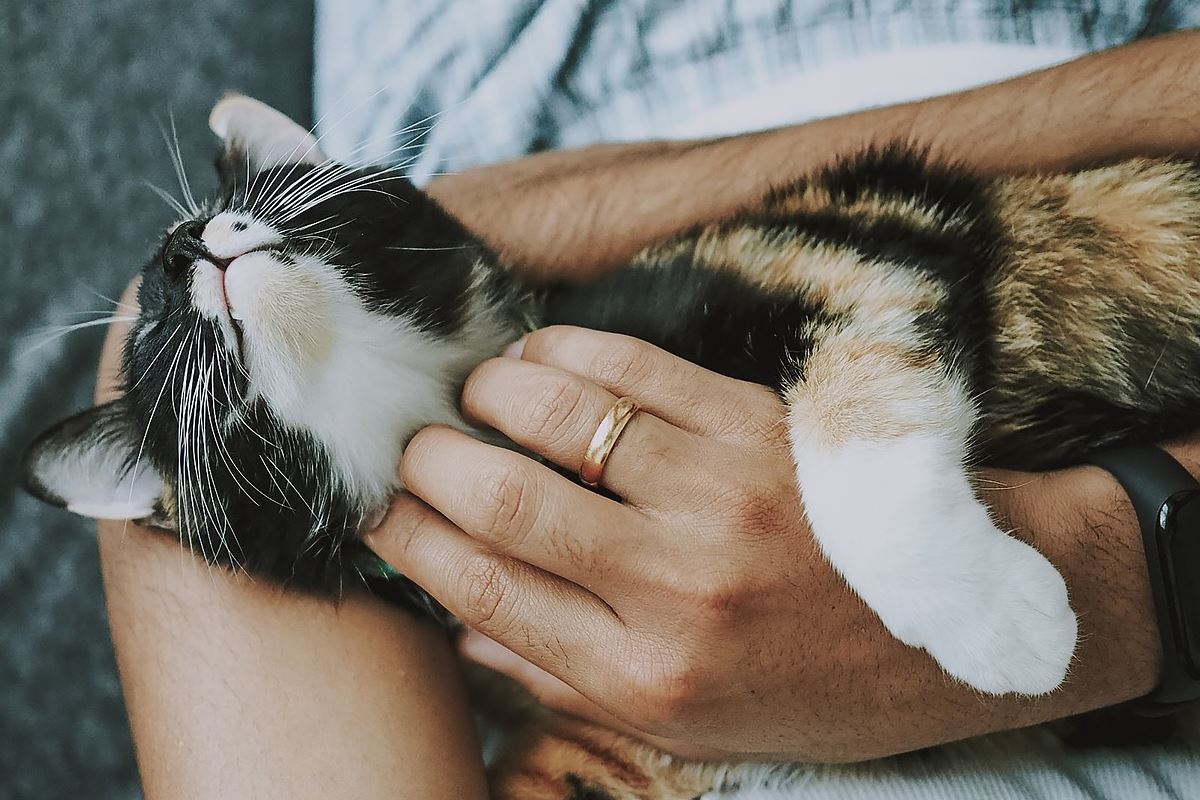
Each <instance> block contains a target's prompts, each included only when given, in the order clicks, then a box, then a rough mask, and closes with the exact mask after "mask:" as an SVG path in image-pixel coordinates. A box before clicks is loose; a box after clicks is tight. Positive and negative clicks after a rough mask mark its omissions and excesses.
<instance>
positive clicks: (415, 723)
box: [100, 522, 484, 800]
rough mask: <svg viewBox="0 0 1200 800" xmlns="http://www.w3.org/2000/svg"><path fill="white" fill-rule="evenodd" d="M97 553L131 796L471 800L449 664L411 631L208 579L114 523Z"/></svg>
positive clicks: (346, 609)
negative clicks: (127, 739)
mask: <svg viewBox="0 0 1200 800" xmlns="http://www.w3.org/2000/svg"><path fill="white" fill-rule="evenodd" d="M100 547H101V555H102V563H103V568H104V580H105V586H106V589H107V593H108V610H109V617H110V621H111V625H112V632H113V641H114V645H115V647H116V652H117V660H118V665H119V669H120V675H121V684H122V688H123V690H124V694H125V702H126V707H127V709H128V714H129V721H130V726H131V729H132V732H133V739H134V744H135V747H136V751H137V757H138V758H137V760H138V767H139V771H140V773H141V777H142V783H143V792H144V794H145V796H146V797H147V798H150V799H151V800H178V799H180V798H217V797H254V798H280V800H283V799H284V798H287V800H293V799H294V798H326V797H355V798H388V799H389V800H392V799H393V798H413V800H416V798H421V800H425V798H436V797H444V798H447V800H450V798H453V799H454V800H458V798H464V797H479V798H482V797H484V789H483V785H482V763H481V762H480V761H479V756H478V750H477V746H476V743H475V741H474V736H473V733H472V724H471V718H470V715H469V713H468V712H467V710H466V705H465V699H464V698H463V697H462V693H461V691H459V689H458V682H457V681H456V680H455V679H454V675H455V672H456V671H455V665H454V663H453V661H452V655H451V654H450V652H449V650H448V648H447V646H446V644H445V642H444V640H443V638H442V637H441V636H440V635H439V634H438V633H437V632H436V631H434V630H433V629H432V628H431V627H429V626H427V625H426V624H425V623H422V622H420V621H418V620H417V619H416V618H414V617H411V616H408V615H405V614H400V613H396V612H386V611H384V610H382V609H380V608H379V607H378V604H377V603H374V602H371V601H369V600H367V599H366V598H362V597H351V598H348V599H347V600H346V601H344V602H343V603H342V604H341V605H340V606H339V607H336V608H335V607H334V606H333V605H332V604H330V603H328V602H327V601H324V600H320V599H317V598H312V597H301V596H297V595H295V594H289V593H284V592H282V591H281V590H279V589H278V588H277V587H274V586H270V585H268V584H264V583H261V582H259V583H254V584H251V583H249V582H248V581H246V580H245V579H235V578H234V577H233V576H232V575H229V574H227V573H225V572H224V571H221V570H217V569H214V570H212V571H210V570H209V569H207V568H206V567H204V566H203V565H202V564H200V563H199V562H197V561H196V560H194V559H193V558H192V557H191V556H189V555H188V554H186V553H184V552H183V551H182V550H181V549H180V547H179V545H178V544H176V543H175V542H173V541H171V540H170V539H168V538H167V537H165V536H163V535H162V534H156V533H154V532H152V531H149V530H146V529H142V528H137V527H129V528H125V526H124V524H123V523H119V522H118V523H103V524H101V526H100Z"/></svg>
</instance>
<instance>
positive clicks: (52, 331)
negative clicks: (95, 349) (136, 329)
mask: <svg viewBox="0 0 1200 800" xmlns="http://www.w3.org/2000/svg"><path fill="white" fill-rule="evenodd" d="M85 313H87V312H85ZM135 319H137V317H131V316H124V315H116V316H108V317H103V318H101V319H89V320H85V321H84V322H76V323H73V324H71V325H62V326H59V327H51V328H47V329H43V330H41V331H35V332H34V333H33V334H31V337H32V336H44V337H45V338H43V339H41V340H40V341H38V342H36V343H34V344H33V345H31V346H30V347H28V348H27V349H25V350H23V351H22V352H21V356H22V357H25V356H28V355H30V354H31V353H35V352H37V351H38V350H41V349H42V348H43V347H45V346H46V345H48V344H51V343H53V342H56V341H58V340H59V339H61V338H62V337H64V336H66V335H68V334H71V333H75V332H76V331H80V330H83V329H85V328H95V327H99V326H100V325H111V324H113V323H114V322H133V321H134V320H135Z"/></svg>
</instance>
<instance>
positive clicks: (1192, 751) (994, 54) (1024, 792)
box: [316, 0, 1200, 800]
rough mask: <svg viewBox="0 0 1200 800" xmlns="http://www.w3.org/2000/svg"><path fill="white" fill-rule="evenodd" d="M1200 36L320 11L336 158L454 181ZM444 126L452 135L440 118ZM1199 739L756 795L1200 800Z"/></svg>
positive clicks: (691, 0) (1189, 6)
mask: <svg viewBox="0 0 1200 800" xmlns="http://www.w3.org/2000/svg"><path fill="white" fill-rule="evenodd" d="M1197 26H1200V0H1146V1H1145V2H1140V1H1139V2H1133V1H1132V0H1130V1H1128V2H1125V1H1122V0H940V1H938V0H840V1H835V0H609V1H607V2H606V1H605V0H404V1H403V2H385V1H384V0H318V2H317V75H316V107H317V113H318V115H319V116H320V117H321V123H320V126H319V127H320V129H321V133H322V134H323V135H324V143H325V146H326V149H327V150H328V152H329V153H330V154H331V155H333V156H335V157H339V158H343V159H349V158H353V159H355V160H359V161H364V162H370V161H388V162H397V161H404V162H407V163H409V164H410V166H409V170H410V171H411V174H412V175H413V177H414V179H415V180H417V181H421V180H424V179H427V178H428V177H429V176H431V175H433V174H436V173H438V172H441V171H447V170H451V171H457V170H462V169H466V168H469V167H471V166H474V165H478V164H483V163H488V162H492V161H498V160H502V159H507V158H513V157H517V156H520V155H522V154H525V153H529V152H533V151H536V150H542V149H551V148H561V147H573V146H581V145H585V144H590V143H593V142H597V141H605V140H607V141H612V140H634V139H642V138H653V137H671V136H704V135H718V134H723V133H730V132H735V131H738V130H747V129H753V128H756V127H761V126H763V125H770V124H785V123H789V122H799V121H803V120H805V119H810V118H813V117H819V116H825V115H828V114H831V113H840V112H844V111H851V110H854V109H855V108H860V107H864V106H868V105H872V104H881V103H888V102H898V101H900V100H906V99H912V98H915V97H920V96H928V95H931V94H937V93H942V92H947V91H952V90H954V89H958V88H964V87H966V86H969V85H975V84H979V83H983V82H986V81H989V80H996V79H1000V78H1003V77H1007V76H1009V75H1013V74H1018V73H1020V72H1024V71H1028V70H1030V69H1035V68H1038V67H1041V66H1045V65H1048V64H1051V63H1054V62H1056V61H1061V60H1064V59H1067V58H1070V57H1073V56H1075V55H1078V54H1081V53H1084V52H1088V51H1091V50H1096V49H1101V48H1104V47H1109V46H1113V45H1116V44H1121V43H1124V42H1128V41H1131V40H1133V39H1136V38H1139V37H1142V36H1146V35H1151V34H1154V33H1160V32H1164V31H1168V30H1174V29H1179V28H1185V27H1197ZM430 120H434V121H436V124H435V125H434V126H433V127H432V128H430V127H429V124H428V123H429V121H430ZM1186 731H1187V733H1186V735H1185V736H1183V737H1182V740H1181V742H1180V743H1177V744H1173V745H1171V746H1166V747H1146V748H1131V749H1125V750H1072V749H1070V748H1066V747H1064V746H1063V745H1062V744H1061V743H1060V742H1059V741H1058V740H1057V739H1056V738H1055V737H1054V736H1053V735H1051V734H1050V733H1049V732H1048V731H1046V730H1044V729H1032V730H1029V731H1020V732H1014V733H1007V734H1002V735H996V736H989V737H982V738H979V739H975V740H972V741H970V742H964V743H960V744H956V745H951V746H947V747H942V748H936V749H934V750H931V751H928V752H926V753H921V754H915V755H912V756H906V757H902V758H898V759H887V760H884V761H881V762H878V763H876V764H871V765H864V766H859V767H851V768H814V769H801V771H800V774H799V780H798V783H796V784H795V785H793V786H792V787H791V788H788V789H786V790H784V789H779V790H776V789H771V788H769V784H770V782H771V781H770V771H769V770H768V771H766V772H765V773H764V785H763V786H759V787H758V788H755V789H752V790H747V791H745V792H740V793H737V794H736V795H733V796H734V797H737V798H741V800H783V799H784V798H789V799H790V798H812V799H813V800H824V799H825V798H828V799H829V800H835V799H836V800H901V799H903V800H931V799H934V798H936V799H937V800H999V799H1001V798H1033V799H1034V800H1090V799H1093V798H1095V799H1099V800H1158V799H1159V798H1163V799H1164V800H1165V799H1168V798H1173V799H1174V800H1190V799H1191V798H1200V714H1192V715H1191V716H1190V717H1189V718H1188V720H1187V725H1186Z"/></svg>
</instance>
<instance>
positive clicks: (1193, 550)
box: [1090, 447, 1200, 716]
mask: <svg viewBox="0 0 1200 800" xmlns="http://www.w3.org/2000/svg"><path fill="white" fill-rule="evenodd" d="M1090 461H1091V463H1093V464H1095V465H1096V466H1099V467H1102V468H1104V469H1105V470H1107V471H1108V472H1110V473H1112V475H1113V477H1114V478H1116V479H1117V482H1118V483H1120V484H1121V486H1122V487H1123V488H1124V489H1125V492H1126V494H1128V495H1129V499H1130V501H1131V502H1132V503H1133V509H1134V512H1135V513H1136V514H1137V519H1138V524H1139V526H1140V527H1141V529H1142V544H1143V547H1144V548H1145V553H1146V569H1147V572H1148V573H1149V577H1150V589H1151V591H1152V592H1153V595H1154V610H1155V614H1156V616H1157V618H1158V633H1159V638H1160V639H1161V641H1162V648H1163V668H1162V677H1161V679H1160V680H1159V683H1158V686H1157V687H1156V688H1155V689H1154V691H1152V692H1150V694H1148V695H1146V696H1145V697H1142V698H1139V699H1138V700H1135V701H1133V703H1132V706H1133V708H1134V710H1136V711H1137V712H1138V713H1140V714H1144V715H1146V716H1162V715H1165V714H1170V713H1171V712H1173V711H1175V710H1176V709H1178V708H1179V707H1180V706H1182V705H1184V704H1187V703H1190V702H1191V701H1193V700H1196V699H1200V668H1198V667H1200V659H1198V658H1197V656H1198V654H1200V641H1197V639H1198V637H1200V605H1198V602H1197V601H1200V591H1198V589H1200V587H1198V586H1197V584H1200V559H1198V557H1200V483H1198V482H1197V481H1196V479H1195V478H1193V477H1192V476H1191V474H1190V473H1188V471H1187V470H1186V469H1184V468H1183V466H1181V465H1180V463H1179V462H1178V461H1176V460H1175V459H1174V458H1172V457H1171V456H1170V455H1169V454H1168V453H1166V452H1165V451H1164V450H1161V449H1159V448H1157V447H1129V448H1123V449H1120V450H1111V451H1108V452H1105V453H1101V454H1099V455H1097V456H1093V457H1092V458H1091V459H1090Z"/></svg>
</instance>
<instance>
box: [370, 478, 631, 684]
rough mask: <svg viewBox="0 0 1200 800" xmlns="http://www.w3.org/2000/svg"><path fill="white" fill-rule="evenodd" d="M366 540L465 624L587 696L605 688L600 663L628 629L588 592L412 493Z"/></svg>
mask: <svg viewBox="0 0 1200 800" xmlns="http://www.w3.org/2000/svg"><path fill="white" fill-rule="evenodd" d="M364 541H365V542H366V544H367V546H368V547H370V548H371V549H372V550H373V551H374V552H375V553H376V554H377V555H378V556H379V557H380V558H382V559H383V560H384V561H386V562H388V563H389V564H390V565H391V566H393V567H394V568H396V569H397V570H398V571H400V572H401V573H403V574H404V575H405V576H407V577H408V578H409V579H411V580H412V581H414V582H415V583H417V584H418V585H419V586H421V587H422V588H423V589H425V590H426V591H427V592H429V593H430V594H431V595H432V596H433V597H434V598H436V599H437V601H438V602H439V603H441V604H442V605H443V606H445V607H446V609H447V610H448V611H450V613H452V614H453V615H454V616H455V617H457V618H458V619H459V620H460V621H462V622H463V623H464V624H465V625H467V626H469V627H471V628H474V629H476V630H478V631H480V632H481V633H483V634H485V635H487V636H489V637H491V638H492V639H495V640H496V641H499V642H503V643H504V644H505V645H506V646H507V647H509V648H511V649H512V650H513V652H515V653H518V654H519V655H521V656H522V657H524V658H526V659H528V660H529V661H531V662H532V663H535V664H537V665H539V666H540V667H542V668H543V669H546V670H548V671H549V672H551V673H553V674H555V675H558V676H559V677H561V678H563V679H564V680H566V681H568V682H569V683H570V684H571V685H572V686H574V687H576V688H578V689H580V690H581V691H585V692H589V693H597V692H600V691H601V690H602V689H605V688H607V687H606V686H605V685H603V684H602V683H601V682H600V678H602V677H603V676H604V675H606V674H607V673H608V670H607V668H606V667H605V666H604V664H603V663H597V662H598V660H599V662H603V659H604V658H605V657H606V655H607V654H610V653H612V652H616V651H618V650H619V649H620V648H621V646H622V643H621V639H622V637H623V635H624V632H623V627H622V625H621V622H620V620H618V619H617V617H616V615H615V614H614V613H613V612H612V610H611V609H610V608H609V607H608V606H607V605H605V604H604V603H603V602H602V601H601V600H599V599H598V598H596V597H595V596H594V595H592V594H590V593H589V592H587V591H586V590H585V589H583V588H581V587H579V586H577V585H574V584H571V583H569V582H567V581H564V580H561V579H559V578H555V577H554V576H552V575H549V574H547V573H545V572H543V571H541V570H539V569H537V568H535V567H532V566H530V565H528V564H525V563H523V562H520V561H517V560H516V559H512V558H509V557H507V556H505V555H503V554H500V553H497V552H495V551H494V550H492V549H491V548H488V547H486V546H484V545H482V544H480V543H479V542H477V541H475V540H474V539H472V538H471V537H470V536H467V535H466V534H465V533H463V532H462V531H461V530H459V529H458V528H456V527H455V526H454V525H453V524H452V523H450V522H449V521H448V520H446V519H445V518H444V517H442V516H441V515H439V514H438V513H437V512H436V511H434V510H433V509H431V508H429V507H428V506H426V505H425V504H424V503H422V502H421V501H420V500H418V499H417V498H416V497H413V496H412V495H408V494H404V495H401V496H400V497H398V498H396V499H395V500H394V501H393V503H392V505H391V507H390V508H389V510H388V513H387V515H386V516H385V517H384V520H383V522H382V523H381V524H380V525H379V526H378V527H376V528H375V529H374V530H372V531H370V532H369V533H367V535H366V536H365V537H364Z"/></svg>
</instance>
